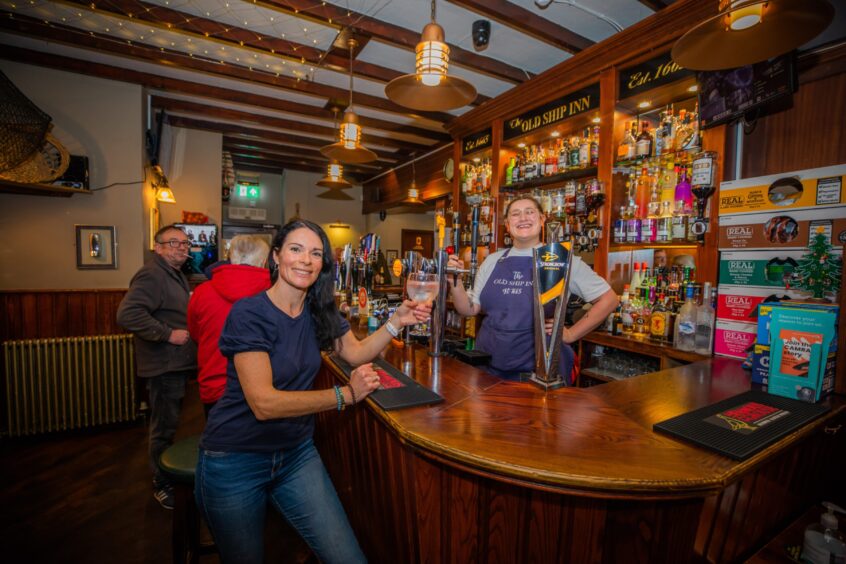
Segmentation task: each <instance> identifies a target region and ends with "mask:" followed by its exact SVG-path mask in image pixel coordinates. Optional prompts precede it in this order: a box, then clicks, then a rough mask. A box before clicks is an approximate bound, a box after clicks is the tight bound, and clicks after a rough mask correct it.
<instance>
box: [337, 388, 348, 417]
mask: <svg viewBox="0 0 846 564" xmlns="http://www.w3.org/2000/svg"><path fill="white" fill-rule="evenodd" d="M335 399H336V400H337V401H338V411H343V410H344V408H345V407H347V405H346V403H345V402H344V394H342V393H341V387H340V386H337V385H336V386H335Z"/></svg>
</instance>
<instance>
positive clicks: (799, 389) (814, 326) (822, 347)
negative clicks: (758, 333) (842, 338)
mask: <svg viewBox="0 0 846 564" xmlns="http://www.w3.org/2000/svg"><path fill="white" fill-rule="evenodd" d="M836 327H837V311H836V308H833V307H829V308H825V307H823V308H819V307H818V308H813V309H812V308H805V307H797V306H795V305H777V306H773V308H772V310H771V312H770V331H769V333H770V363H769V375H768V382H767V388H768V391H769V392H770V393H771V394H776V395H780V396H784V397H789V398H793V399H800V400H804V401H811V402H814V401H819V399H820V398H821V397H822V396H823V395H825V394H827V393H828V392H829V391H830V389H831V386H833V381H834V372H835V371H836V369H837V367H836V363H835V362H834V361H833V359H831V362H829V357H830V356H831V355H832V354H833V353H834V352H835V350H836ZM829 365H830V366H831V368H830V371H829V368H828V366H829ZM827 378H830V380H831V385H829V383H828V382H826V379H827Z"/></svg>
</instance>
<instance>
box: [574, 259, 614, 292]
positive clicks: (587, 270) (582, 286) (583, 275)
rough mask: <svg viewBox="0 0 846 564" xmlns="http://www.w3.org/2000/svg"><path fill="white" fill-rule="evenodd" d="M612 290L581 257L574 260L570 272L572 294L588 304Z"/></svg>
mask: <svg viewBox="0 0 846 564" xmlns="http://www.w3.org/2000/svg"><path fill="white" fill-rule="evenodd" d="M610 289H611V286H609V285H608V282H606V281H605V279H604V278H601V277H600V276H599V275H598V274H597V273H596V272H594V271H593V269H592V268H591V267H589V266H588V265H586V264H585V263H584V261H582V259H581V258H580V257H575V259H574V260H573V268H572V270H571V271H570V293H571V294H576V295H577V296H579V297H580V298H582V299H583V300H584V301H586V302H592V301H593V300H595V299H597V298H598V297H600V296H601V295H602V294H604V293H605V292H607V291H608V290H610Z"/></svg>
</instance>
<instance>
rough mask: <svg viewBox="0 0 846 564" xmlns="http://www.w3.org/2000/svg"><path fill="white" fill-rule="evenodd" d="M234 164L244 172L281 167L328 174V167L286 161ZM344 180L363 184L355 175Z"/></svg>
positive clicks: (237, 161) (235, 161)
mask: <svg viewBox="0 0 846 564" xmlns="http://www.w3.org/2000/svg"><path fill="white" fill-rule="evenodd" d="M232 164H233V165H234V167H235V169H236V170H237V169H239V168H240V169H243V170H256V169H264V170H269V169H273V170H279V169H280V167H281V168H282V169H291V170H301V171H303V172H316V173H318V174H326V167H325V166H324V167H317V166H309V165H303V164H300V163H298V162H285V161H276V162H272V163H267V162H257V161H249V160H235V159H232ZM344 178H346V179H347V180H350V181H353V182H354V183H355V184H361V181H362V179H361V177H359V176H357V175H354V174H349V175H348V174H346V173H345V174H344Z"/></svg>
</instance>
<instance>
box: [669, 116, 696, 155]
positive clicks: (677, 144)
mask: <svg viewBox="0 0 846 564" xmlns="http://www.w3.org/2000/svg"><path fill="white" fill-rule="evenodd" d="M677 123H678V127H677V129H676V138H675V140H674V141H673V145H674V150H676V151H683V150H684V149H685V147H687V146H689V145H690V142H691V137H692V136H693V130H692V129H691V126H690V120H689V118H688V116H687V110H679V119H678V122H677Z"/></svg>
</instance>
